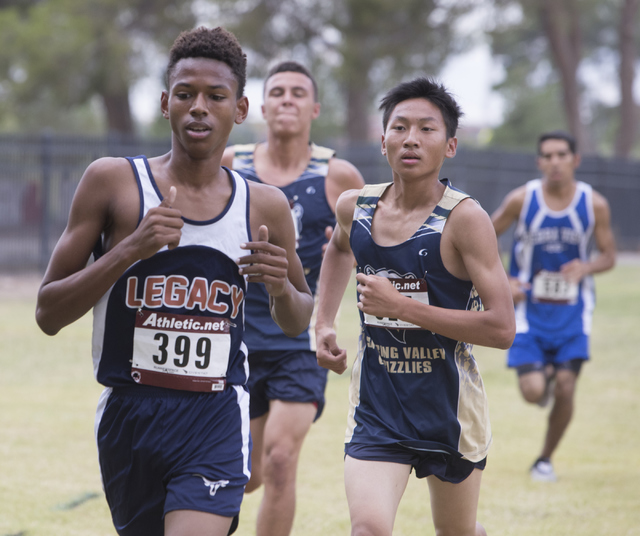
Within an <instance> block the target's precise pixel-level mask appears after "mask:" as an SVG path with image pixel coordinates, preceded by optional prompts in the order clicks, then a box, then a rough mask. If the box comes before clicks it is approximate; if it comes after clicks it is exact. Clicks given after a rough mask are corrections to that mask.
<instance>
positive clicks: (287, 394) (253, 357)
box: [247, 350, 328, 420]
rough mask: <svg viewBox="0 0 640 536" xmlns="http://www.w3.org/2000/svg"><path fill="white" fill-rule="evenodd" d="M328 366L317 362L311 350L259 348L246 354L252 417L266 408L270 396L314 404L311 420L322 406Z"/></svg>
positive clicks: (263, 411) (266, 410) (317, 417)
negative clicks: (324, 366) (322, 365)
mask: <svg viewBox="0 0 640 536" xmlns="http://www.w3.org/2000/svg"><path fill="white" fill-rule="evenodd" d="M327 373H328V370H327V369H325V368H322V367H321V366H320V365H318V361H317V359H316V353H315V352H312V351H311V350H284V351H275V350H270V351H261V352H251V353H250V354H249V381H248V383H247V385H248V386H249V392H250V393H251V405H250V411H249V412H250V414H251V418H252V419H255V418H257V417H261V416H262V415H264V414H265V413H267V412H268V411H269V401H270V400H283V401H285V402H310V403H313V404H315V405H316V408H317V412H316V416H315V419H314V420H318V419H319V418H320V415H321V414H322V410H323V409H324V390H325V387H326V385H327Z"/></svg>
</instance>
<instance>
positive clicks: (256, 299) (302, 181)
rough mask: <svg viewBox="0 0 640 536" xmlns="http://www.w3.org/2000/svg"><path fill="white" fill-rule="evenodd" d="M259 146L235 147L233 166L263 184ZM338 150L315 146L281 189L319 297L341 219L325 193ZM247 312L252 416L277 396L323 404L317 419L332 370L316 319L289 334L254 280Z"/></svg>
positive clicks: (307, 273) (298, 250) (262, 411)
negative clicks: (321, 352)
mask: <svg viewBox="0 0 640 536" xmlns="http://www.w3.org/2000/svg"><path fill="white" fill-rule="evenodd" d="M256 145H257V144H248V145H237V146H235V155H234V158H233V169H234V170H235V171H237V172H238V173H240V174H241V175H242V176H243V177H245V178H246V179H249V180H253V181H256V182H262V181H261V180H260V178H259V177H258V174H257V172H256V169H255V164H254V153H255V149H256ZM334 154H335V152H334V151H333V150H332V149H328V148H326V147H320V146H318V145H315V144H311V158H310V160H309V164H308V165H307V168H306V169H305V170H304V172H303V173H302V174H301V175H300V176H299V177H298V178H297V179H296V180H295V181H293V182H291V183H289V184H287V185H286V186H282V187H279V188H280V190H282V191H283V192H284V194H285V195H286V196H287V199H289V204H290V206H291V214H292V216H293V220H294V224H295V228H296V239H297V246H296V253H297V254H298V257H300V261H301V262H302V266H303V268H304V274H305V277H306V279H307V284H308V285H309V288H310V289H311V293H312V294H313V295H315V293H316V287H317V283H318V276H319V275H320V265H321V263H322V246H323V245H324V244H325V243H326V241H327V239H326V236H325V229H326V228H327V227H328V226H331V227H333V226H334V225H335V223H336V219H335V215H334V213H333V211H332V210H331V207H330V206H329V203H328V201H327V196H326V193H325V181H326V178H327V173H328V171H329V160H330V159H331V158H332V157H333V156H334ZM245 312H246V316H245V342H246V344H247V347H248V348H249V363H250V368H251V375H250V377H249V389H250V391H251V418H252V419H253V418H256V417H259V416H261V415H263V414H265V413H266V412H267V411H269V400H270V399H275V398H277V399H279V400H289V401H294V402H313V403H315V404H317V405H318V412H317V414H316V419H317V418H318V417H320V414H321V413H322V409H323V407H324V401H325V399H324V390H325V386H326V379H327V370H326V369H323V368H322V367H320V366H318V364H317V362H316V357H315V350H316V347H315V339H314V325H313V319H312V323H311V325H310V326H309V329H308V330H307V331H304V332H302V333H301V334H300V335H298V336H297V337H287V336H286V335H285V334H284V333H283V332H282V330H281V329H280V328H279V327H278V325H277V324H276V323H275V322H274V321H273V319H272V318H271V314H270V311H269V295H268V294H267V291H266V290H265V287H264V285H258V284H255V283H249V286H248V290H247V299H246V305H245ZM285 364H288V365H289V368H290V369H291V374H292V375H293V376H292V377H288V376H287V375H286V374H284V371H283V368H282V367H281V366H284V365H285ZM275 371H277V372H275ZM274 373H275V377H274Z"/></svg>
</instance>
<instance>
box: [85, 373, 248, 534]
mask: <svg viewBox="0 0 640 536" xmlns="http://www.w3.org/2000/svg"><path fill="white" fill-rule="evenodd" d="M96 439H97V442H98V456H99V461H100V471H101V473H102V481H103V485H104V489H105V494H106V497H107V502H108V503H109V508H110V509H111V515H112V518H113V523H114V525H115V528H116V530H117V532H118V534H120V535H121V536H125V535H126V536H139V535H141V534H164V515H165V514H167V513H168V512H171V511H173V510H196V511H200V512H208V513H213V514H217V515H221V516H225V517H233V516H234V515H236V514H238V512H239V511H240V504H241V502H242V497H243V494H244V488H245V485H246V484H247V482H248V481H249V477H250V475H251V473H250V471H251V461H250V452H251V439H250V434H249V393H248V392H247V390H246V389H245V388H244V387H242V386H227V388H226V389H225V390H224V391H221V392H219V393H194V392H186V391H176V390H171V389H163V388H160V387H149V386H140V385H136V386H132V387H122V388H114V389H113V390H111V389H106V390H105V391H104V393H103V396H102V397H101V400H100V405H99V407H98V412H97V415H96Z"/></svg>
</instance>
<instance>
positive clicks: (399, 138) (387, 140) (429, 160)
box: [382, 98, 458, 176]
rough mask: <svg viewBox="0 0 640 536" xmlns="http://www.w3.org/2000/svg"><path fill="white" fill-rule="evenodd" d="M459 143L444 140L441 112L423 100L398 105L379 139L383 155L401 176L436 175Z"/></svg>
mask: <svg viewBox="0 0 640 536" xmlns="http://www.w3.org/2000/svg"><path fill="white" fill-rule="evenodd" d="M457 143H458V140H457V139H456V138H455V137H452V138H449V137H448V136H447V127H446V125H445V123H444V119H443V117H442V112H440V109H439V108H438V107H437V106H436V105H434V104H433V103H431V101H428V100H426V99H421V98H418V99H409V100H406V101H402V102H401V103H399V104H398V105H397V106H396V107H395V108H394V109H393V112H392V113H391V116H390V117H389V122H388V123H387V129H386V131H385V133H384V135H383V136H382V154H384V155H385V156H386V157H387V160H388V161H389V165H390V166H391V168H392V169H393V171H394V172H396V173H397V174H399V175H400V176H412V175H417V176H423V175H430V174H433V173H434V172H435V173H436V174H437V173H438V172H439V171H440V168H441V167H442V164H443V162H444V159H445V158H452V157H453V156H455V154H456V147H457Z"/></svg>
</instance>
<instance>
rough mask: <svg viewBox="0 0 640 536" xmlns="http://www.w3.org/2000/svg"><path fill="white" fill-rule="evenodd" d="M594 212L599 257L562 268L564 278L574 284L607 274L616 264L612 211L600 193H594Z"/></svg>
mask: <svg viewBox="0 0 640 536" xmlns="http://www.w3.org/2000/svg"><path fill="white" fill-rule="evenodd" d="M593 212H594V215H595V220H596V222H595V227H594V230H593V235H594V238H595V241H596V246H597V247H598V255H596V256H595V257H594V258H593V259H589V260H588V261H586V262H582V261H581V260H580V259H574V260H572V261H570V262H568V263H566V264H564V265H563V266H562V267H561V272H562V274H563V275H564V277H565V278H566V279H567V280H568V281H572V282H574V283H578V282H579V281H581V280H582V279H583V278H584V277H585V276H587V275H589V274H598V273H601V272H606V271H607V270H610V269H611V268H613V267H614V266H615V263H616V240H615V237H614V236H613V231H612V230H611V210H610V208H609V203H608V202H607V200H606V199H605V197H604V196H602V195H600V194H599V193H598V192H593Z"/></svg>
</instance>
